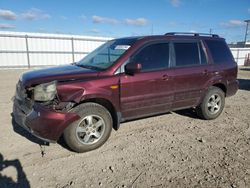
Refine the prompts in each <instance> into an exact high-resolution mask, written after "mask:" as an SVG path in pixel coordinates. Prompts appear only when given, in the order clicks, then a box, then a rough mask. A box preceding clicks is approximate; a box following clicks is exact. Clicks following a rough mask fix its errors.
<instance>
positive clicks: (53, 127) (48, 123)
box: [13, 97, 80, 142]
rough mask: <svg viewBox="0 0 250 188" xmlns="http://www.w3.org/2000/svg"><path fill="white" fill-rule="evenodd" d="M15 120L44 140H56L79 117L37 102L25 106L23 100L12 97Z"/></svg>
mask: <svg viewBox="0 0 250 188" xmlns="http://www.w3.org/2000/svg"><path fill="white" fill-rule="evenodd" d="M13 102H14V104H13V117H14V120H15V122H16V123H17V124H18V125H20V126H22V127H23V128H24V129H26V130H27V131H29V132H30V133H32V134H33V135H34V136H36V137H38V138H40V139H41V140H43V141H45V142H56V141H57V140H58V139H59V137H60V136H61V135H62V133H63V131H64V129H65V128H66V127H67V126H68V125H69V124H71V123H72V122H74V121H76V120H78V119H79V118H80V117H79V116H78V115H77V114H76V113H70V112H58V111H55V110H52V109H49V108H46V107H45V106H42V105H41V104H39V103H34V104H32V106H31V108H27V106H26V105H25V102H24V103H23V101H20V100H18V99H17V98H16V97H15V98H14V99H13Z"/></svg>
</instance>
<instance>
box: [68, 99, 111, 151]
mask: <svg viewBox="0 0 250 188" xmlns="http://www.w3.org/2000/svg"><path fill="white" fill-rule="evenodd" d="M72 111H73V112H75V113H77V114H78V115H79V116H80V117H81V118H80V119H79V120H78V121H75V122H73V123H72V124H70V125H69V126H68V127H67V128H66V129H65V131H64V140H65V142H66V143H67V145H68V146H69V147H70V148H71V149H72V150H74V151H76V152H79V153H82V152H87V151H90V150H93V149H96V148H98V147H100V146H102V145H103V144H104V143H105V142H106V141H107V140H108V138H109V136H110V133H111V131H112V124H113V122H112V117H111V115H110V113H109V111H108V110H107V109H106V108H105V107H103V106H101V105H99V104H96V103H83V104H81V105H79V106H77V107H75V108H74V109H73V110H72Z"/></svg>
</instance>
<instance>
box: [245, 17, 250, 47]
mask: <svg viewBox="0 0 250 188" xmlns="http://www.w3.org/2000/svg"><path fill="white" fill-rule="evenodd" d="M244 22H246V23H247V25H246V32H245V40H244V47H246V43H247V35H248V26H249V23H250V20H244Z"/></svg>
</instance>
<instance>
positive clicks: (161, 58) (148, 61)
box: [132, 43, 169, 72]
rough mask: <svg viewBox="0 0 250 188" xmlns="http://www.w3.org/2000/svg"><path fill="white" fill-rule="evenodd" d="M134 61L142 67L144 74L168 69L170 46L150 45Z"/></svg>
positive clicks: (163, 44) (164, 44)
mask: <svg viewBox="0 0 250 188" xmlns="http://www.w3.org/2000/svg"><path fill="white" fill-rule="evenodd" d="M132 60H133V61H134V62H138V63H140V64H141V65H142V71H143V72H145V71H153V70H160V69H164V68H167V67H168V64H169V44H168V43H156V44H150V45H149V46H146V47H144V48H143V49H142V50H141V51H139V52H138V53H137V54H136V55H135V56H134V57H133V58H132Z"/></svg>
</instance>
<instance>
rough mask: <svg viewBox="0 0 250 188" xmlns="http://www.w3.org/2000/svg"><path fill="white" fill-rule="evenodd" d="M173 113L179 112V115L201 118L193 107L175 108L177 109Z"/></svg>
mask: <svg viewBox="0 0 250 188" xmlns="http://www.w3.org/2000/svg"><path fill="white" fill-rule="evenodd" d="M174 113H176V114H179V115H181V116H187V117H190V118H194V119H201V118H200V117H199V116H198V115H197V113H196V111H195V109H193V108H188V109H184V110H177V111H174Z"/></svg>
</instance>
